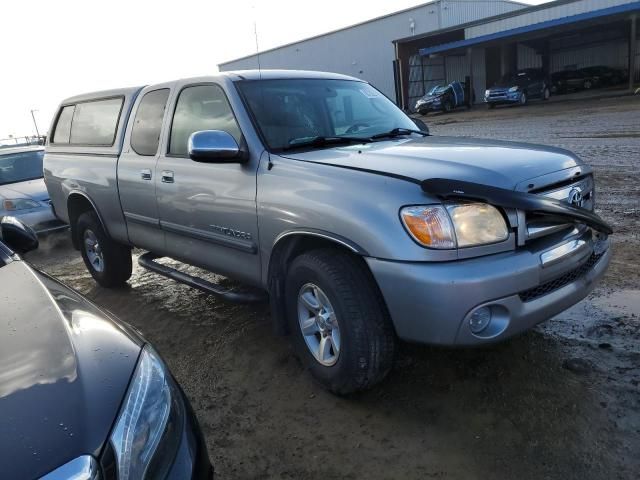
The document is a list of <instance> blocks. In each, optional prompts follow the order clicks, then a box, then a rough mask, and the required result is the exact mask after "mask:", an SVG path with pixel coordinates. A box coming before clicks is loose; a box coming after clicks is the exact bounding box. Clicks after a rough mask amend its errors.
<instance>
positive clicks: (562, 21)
mask: <svg viewBox="0 0 640 480" xmlns="http://www.w3.org/2000/svg"><path fill="white" fill-rule="evenodd" d="M634 10H640V1H638V2H632V3H627V4H625V5H617V6H615V7H609V8H603V9H600V10H594V11H592V12H586V13H580V14H577V15H571V16H568V17H562V18H557V19H554V20H547V21H544V22H539V23H534V24H532V25H525V26H524V27H518V28H512V29H510V30H503V31H501V32H496V33H490V34H487V35H481V36H479V37H474V38H469V39H465V40H457V41H455V42H450V43H444V44H442V45H435V46H433V47H426V48H421V49H420V50H419V53H420V55H423V56H424V55H431V54H433V53H440V52H445V51H448V50H454V49H458V48H466V47H471V46H473V45H478V44H480V43H485V42H490V41H492V40H500V39H502V38H508V37H513V36H515V35H522V34H525V33H530V32H535V31H539V30H545V29H547V28H553V27H560V26H563V25H569V24H572V23H578V22H583V21H586V20H593V19H597V18H602V17H607V16H610V15H617V14H621V13H627V12H632V11H634Z"/></svg>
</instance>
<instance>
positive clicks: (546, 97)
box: [542, 87, 551, 100]
mask: <svg viewBox="0 0 640 480" xmlns="http://www.w3.org/2000/svg"><path fill="white" fill-rule="evenodd" d="M550 97H551V91H550V90H549V87H544V90H542V100H549V98H550Z"/></svg>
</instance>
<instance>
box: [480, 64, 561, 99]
mask: <svg viewBox="0 0 640 480" xmlns="http://www.w3.org/2000/svg"><path fill="white" fill-rule="evenodd" d="M550 95H551V91H550V89H549V85H548V83H547V80H546V76H545V74H544V72H543V71H542V70H538V69H533V68H531V69H525V70H520V71H519V72H517V73H515V74H506V75H503V76H502V78H501V79H500V80H499V81H498V82H497V83H496V84H495V85H494V86H493V87H491V88H489V89H488V90H487V91H486V92H485V93H484V101H485V102H486V103H487V105H488V106H489V108H494V107H495V106H496V105H505V104H520V105H526V104H527V102H528V101H529V99H531V98H541V99H542V100H548V99H549V96H550Z"/></svg>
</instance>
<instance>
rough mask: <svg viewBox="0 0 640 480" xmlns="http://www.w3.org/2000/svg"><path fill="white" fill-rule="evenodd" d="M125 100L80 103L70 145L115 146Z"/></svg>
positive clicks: (114, 99)
mask: <svg viewBox="0 0 640 480" xmlns="http://www.w3.org/2000/svg"><path fill="white" fill-rule="evenodd" d="M123 100H124V99H123V98H122V97H118V98H107V99H105V100H95V101H92V102H85V103H78V104H77V105H76V111H75V114H74V115H73V124H72V125H71V142H70V143H72V144H79V145H109V146H111V145H113V142H114V141H115V138H116V130H117V128H118V119H119V118H120V110H121V109H122V102H123Z"/></svg>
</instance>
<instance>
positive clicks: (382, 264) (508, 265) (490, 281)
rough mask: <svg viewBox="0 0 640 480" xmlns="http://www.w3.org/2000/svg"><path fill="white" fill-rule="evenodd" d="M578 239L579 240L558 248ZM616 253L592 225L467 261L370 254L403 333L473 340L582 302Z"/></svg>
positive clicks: (443, 341)
mask: <svg viewBox="0 0 640 480" xmlns="http://www.w3.org/2000/svg"><path fill="white" fill-rule="evenodd" d="M576 232H578V233H577V234H576ZM576 241H577V242H578V243H575V242H576ZM572 242H574V243H573V244H574V245H578V246H577V247H576V248H571V247H565V248H564V250H565V251H564V252H563V251H562V249H560V250H559V247H562V246H563V245H564V244H571V243H572ZM554 252H555V253H554ZM610 259H611V250H610V248H609V241H608V239H607V238H606V236H605V235H602V234H597V233H595V232H594V231H592V230H591V229H588V228H587V229H584V230H583V231H578V230H577V229H576V230H574V231H573V232H570V233H569V234H564V235H562V236H558V235H553V236H550V237H549V238H545V239H544V240H541V241H537V242H535V247H531V246H528V247H526V248H519V249H517V250H515V251H511V252H504V253H499V254H495V255H488V256H483V257H477V258H472V259H467V260H461V261H454V262H411V263H407V262H394V261H388V260H381V259H376V258H367V259H366V260H367V263H368V265H369V267H370V269H371V272H372V273H373V276H374V277H375V279H376V281H377V283H378V285H379V287H380V290H381V292H382V295H383V297H384V299H385V301H386V305H387V307H388V310H389V313H390V315H391V318H392V321H393V324H394V326H395V329H396V333H397V334H398V336H399V337H400V338H401V339H403V340H406V341H412V342H420V343H426V344H437V345H459V346H471V345H481V344H488V343H494V342H498V341H501V340H504V339H506V338H508V337H511V336H513V335H515V334H518V333H520V332H523V331H525V330H527V329H529V328H531V327H533V326H534V325H536V324H537V323H540V322H542V321H544V320H547V319H548V318H550V317H552V316H554V315H556V314H558V313H560V312H562V311H564V310H566V309H567V308H569V307H571V306H572V305H574V304H576V303H577V302H579V301H580V300H582V299H583V298H584V297H586V296H587V295H588V294H589V293H590V292H591V290H592V289H593V288H594V286H595V285H596V283H597V281H598V280H599V279H600V278H601V277H602V276H603V275H604V273H605V271H606V269H607V266H608V265H609V262H610ZM483 307H486V308H487V310H488V311H490V312H491V320H490V321H489V324H488V325H487V326H486V328H484V329H483V330H482V331H481V332H477V333H474V332H473V331H472V315H473V314H474V312H476V311H477V310H479V309H482V308H483ZM487 310H485V311H487Z"/></svg>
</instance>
